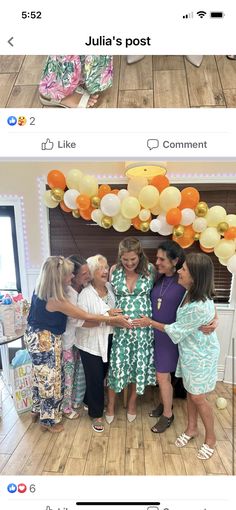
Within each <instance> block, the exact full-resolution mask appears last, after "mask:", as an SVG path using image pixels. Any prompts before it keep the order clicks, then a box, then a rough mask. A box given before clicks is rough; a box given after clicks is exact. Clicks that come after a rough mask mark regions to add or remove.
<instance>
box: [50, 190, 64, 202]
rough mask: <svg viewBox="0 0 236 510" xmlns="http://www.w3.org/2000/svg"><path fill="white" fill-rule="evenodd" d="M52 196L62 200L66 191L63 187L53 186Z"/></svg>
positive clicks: (56, 199)
mask: <svg viewBox="0 0 236 510" xmlns="http://www.w3.org/2000/svg"><path fill="white" fill-rule="evenodd" d="M51 197H52V199H53V200H55V202H61V200H63V197H64V191H63V189H61V188H52V189H51Z"/></svg>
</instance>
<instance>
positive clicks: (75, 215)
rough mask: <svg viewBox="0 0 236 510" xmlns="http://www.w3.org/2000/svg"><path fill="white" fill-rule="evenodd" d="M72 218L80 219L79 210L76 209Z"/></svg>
mask: <svg viewBox="0 0 236 510" xmlns="http://www.w3.org/2000/svg"><path fill="white" fill-rule="evenodd" d="M72 216H74V218H80V212H79V211H78V209H74V210H73V211H72Z"/></svg>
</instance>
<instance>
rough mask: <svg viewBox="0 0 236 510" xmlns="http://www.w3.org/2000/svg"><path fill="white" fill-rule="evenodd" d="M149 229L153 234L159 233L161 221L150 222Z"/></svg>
mask: <svg viewBox="0 0 236 510" xmlns="http://www.w3.org/2000/svg"><path fill="white" fill-rule="evenodd" d="M149 227H150V230H151V231H152V232H159V228H160V227H161V222H160V220H158V218H155V219H154V220H152V221H150V224H149Z"/></svg>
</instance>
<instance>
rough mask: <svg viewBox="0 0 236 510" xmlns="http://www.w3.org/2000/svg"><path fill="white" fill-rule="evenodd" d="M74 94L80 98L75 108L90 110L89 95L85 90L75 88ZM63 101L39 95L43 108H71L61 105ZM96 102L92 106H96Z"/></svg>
mask: <svg viewBox="0 0 236 510" xmlns="http://www.w3.org/2000/svg"><path fill="white" fill-rule="evenodd" d="M75 92H77V93H78V94H80V95H81V98H80V100H79V102H78V104H77V106H75V108H91V106H90V105H88V102H89V99H90V97H91V94H89V93H88V92H87V90H84V89H83V88H82V87H77V89H76V90H75ZM63 99H64V98H63ZM63 99H59V100H56V99H52V98H50V97H46V96H43V95H42V94H39V100H40V103H41V104H42V105H43V106H54V107H55V106H57V107H58V106H59V107H61V108H73V107H71V106H67V105H66V104H64V103H62V101H63ZM96 102H97V101H96ZM96 102H95V103H94V104H96ZM92 107H93V106H92Z"/></svg>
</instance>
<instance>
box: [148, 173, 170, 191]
mask: <svg viewBox="0 0 236 510" xmlns="http://www.w3.org/2000/svg"><path fill="white" fill-rule="evenodd" d="M150 184H151V185H152V186H155V188H157V189H158V191H160V193H161V191H163V189H165V188H168V186H169V184H170V181H169V179H168V178H167V177H166V176H165V175H156V176H155V177H153V179H152V180H151V182H150Z"/></svg>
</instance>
